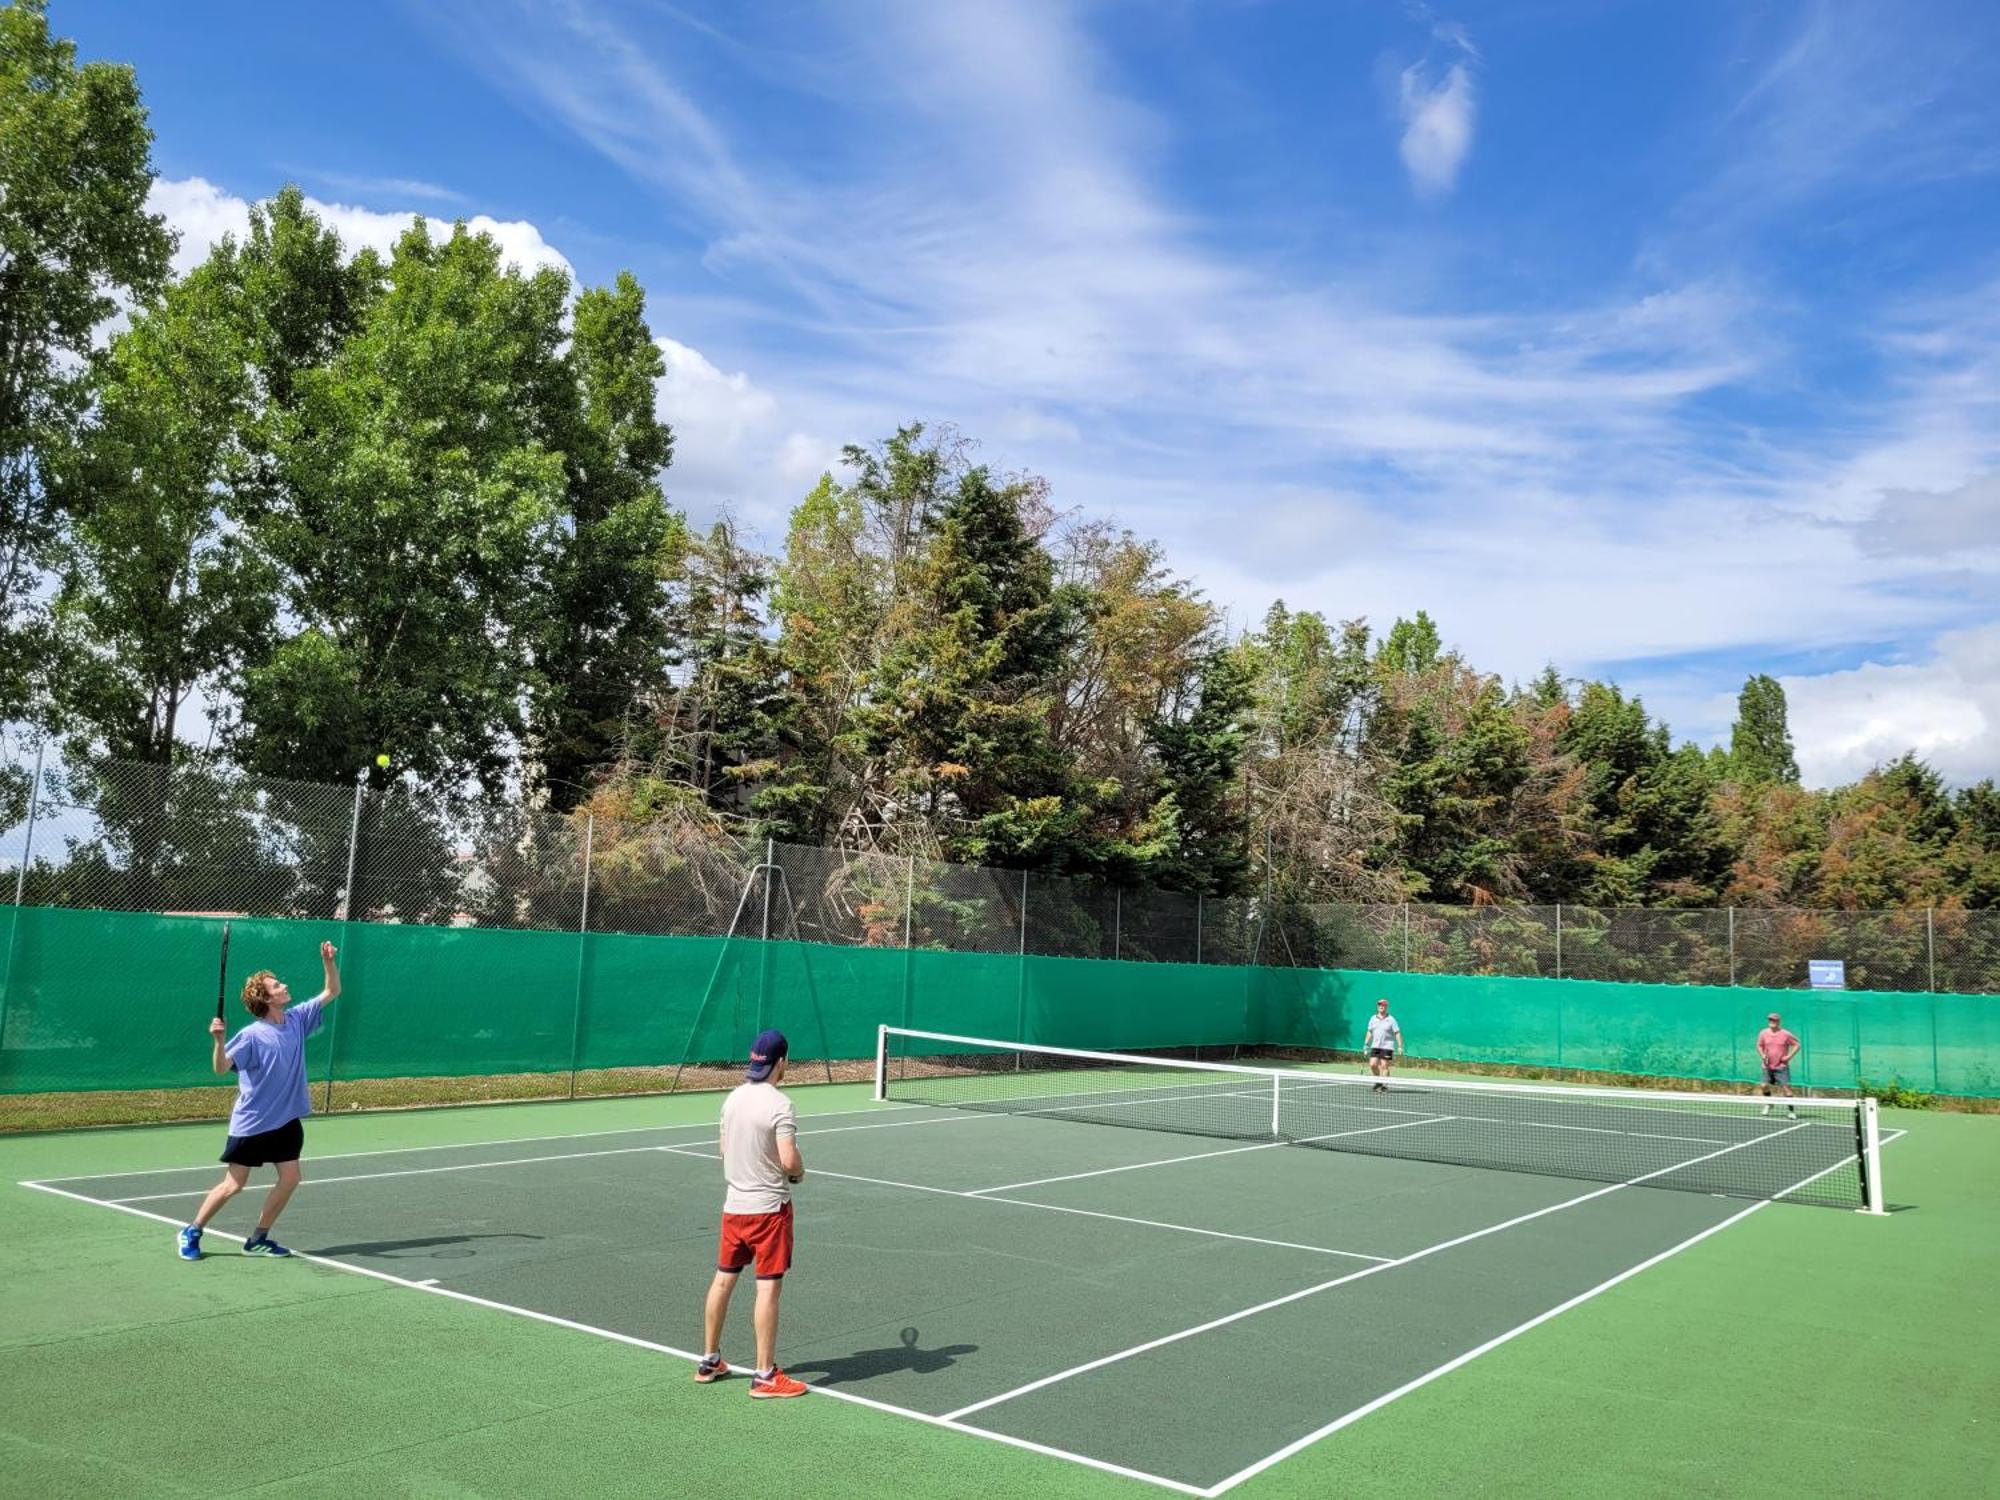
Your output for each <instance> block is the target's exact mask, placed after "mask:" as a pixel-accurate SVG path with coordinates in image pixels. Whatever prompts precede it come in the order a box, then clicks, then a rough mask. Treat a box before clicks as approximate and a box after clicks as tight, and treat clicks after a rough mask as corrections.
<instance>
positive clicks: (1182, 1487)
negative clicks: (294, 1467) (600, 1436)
mask: <svg viewBox="0 0 2000 1500" xmlns="http://www.w3.org/2000/svg"><path fill="white" fill-rule="evenodd" d="M653 1149H660V1148H653ZM17 1185H18V1186H20V1187H24V1188H33V1189H35V1190H36V1191H37V1192H43V1193H52V1194H54V1195H55V1196H56V1197H58V1198H69V1199H72V1200H73V1201H75V1202H77V1203H88V1204H91V1205H93V1206H95V1207H97V1208H109V1209H114V1210H116V1211H117V1212H118V1213H121V1214H131V1215H133V1216H134V1217H135V1218H140V1219H150V1220H152V1221H153V1222H154V1223H156V1224H166V1225H169V1226H171V1227H173V1228H179V1227H180V1221H179V1220H178V1219H170V1218H168V1217H167V1216H166V1215H164V1214H156V1213H153V1212H151V1211H149V1210H147V1209H143V1208H128V1207H127V1206H126V1205H124V1204H122V1203H111V1202H108V1201H106V1200H105V1199H102V1198H87V1197H85V1196H84V1195H83V1194H82V1193H72V1192H70V1191H68V1190H67V1189H65V1188H59V1187H51V1186H50V1185H49V1184H48V1183H47V1182H22V1183H19V1184H17ZM208 1233H209V1234H211V1235H213V1236H215V1237H216V1238H217V1239H225V1240H234V1241H235V1242H236V1243H238V1244H241V1243H242V1242H243V1237H242V1236H241V1235H236V1234H225V1233H223V1232H222V1231H221V1230H218V1229H210V1230H209V1231H208ZM291 1259H293V1260H304V1261H310V1262H312V1263H313V1264H314V1265H316V1266H329V1267H331V1268H332V1269H334V1270H336V1271H350V1272H352V1273H353V1274H354V1275H356V1276H368V1277H372V1278H373V1279H374V1280H376V1281H386V1282H388V1283H389V1284H390V1285H392V1286H400V1287H408V1288H409V1289H410V1290H412V1291H418V1292H429V1293H430V1294H431V1295H432V1296H434V1297H449V1298H450V1299H451V1300H452V1301H454V1302H468V1303H470V1304H471V1305H472V1306H474V1307H484V1308H490V1309H491V1310H493V1311H494V1312H503V1313H509V1314H511V1315H513V1316H514V1317H517V1318H527V1319H529V1320H531V1321H533V1322H536V1323H547V1324H550V1325H552V1326H553V1327H556V1328H567V1329H569V1330H571V1331H572V1332H574V1333H587V1334H590V1335H592V1336H594V1337H596V1338H601V1339H609V1340H610V1341H611V1342H612V1343H614V1344H629V1345H630V1346H631V1347H633V1348H635V1349H649V1350H651V1351H653V1352H654V1353H656V1354H670V1355H672V1356H673V1357H674V1358H675V1359H684V1360H686V1361H688V1362H689V1363H690V1364H697V1363H699V1362H700V1359H701V1356H700V1355H698V1354H690V1353H689V1352H688V1351H687V1350H685V1349H676V1348H674V1347H673V1346H672V1345H671V1344H656V1343H654V1342H653V1341H652V1340H651V1339H642V1338H638V1337H636V1336H635V1335H633V1334H629V1333H620V1332H618V1331H617V1330H616V1329H614V1328H598V1327H596V1326H594V1325H592V1324H589V1323H579V1322H576V1321H574V1320H573V1319H570V1318H559V1317H557V1316H556V1315H555V1314H554V1313H545V1312H537V1311H536V1310H535V1309H534V1308H532V1307H516V1306H515V1305H514V1304H513V1303H511V1302H495V1301H494V1300H493V1299H492V1298H490V1297H475V1296H473V1295H472V1294H471V1293H470V1292H459V1291H454V1290H452V1288H450V1287H448V1286H437V1285H434V1284H432V1283H431V1282H425V1281H411V1280H409V1279H408V1278H406V1277H402V1276H392V1275H390V1274H389V1273H388V1272H387V1271H377V1270H375V1269H374V1268H373V1267H372V1266H357V1265H355V1264H353V1263H352V1262H350V1261H344V1260H333V1259H330V1258H328V1257H327V1256H324V1255H309V1254H306V1253H305V1252H303V1251H298V1250H294V1251H293V1252H292V1254H291ZM807 1390H808V1391H810V1392H811V1393H812V1394H813V1395H815V1396H830V1397H832V1398H833V1399H834V1400H835V1401H845V1402H848V1403H849V1404H851V1405H854V1406H865V1407H868V1408H869V1409H871V1410H873V1411H882V1412H889V1413H891V1414H892V1415H894V1416H899V1417H908V1418H909V1419H910V1420H911V1421H913V1422H922V1423H923V1424H924V1425H926V1426H928V1427H942V1428H944V1429H945V1430H947V1431H949V1432H962V1433H965V1434H967V1435H968V1436H970V1437H980V1438H987V1439H990V1440H991V1441H993V1442H996V1443H1005V1444H1006V1445H1007V1446H1008V1447H1010V1448H1022V1449H1025V1450H1027V1451H1028V1452H1030V1453H1039V1454H1041V1455H1043V1456H1044V1457H1046V1458H1059V1459H1062V1460H1064V1461H1065V1462H1067V1463H1073V1464H1082V1465H1083V1466H1084V1467H1085V1468H1090V1469H1098V1470H1101V1471H1102V1472H1104V1473H1107V1474H1118V1475H1121V1476H1123V1477H1124V1478H1126V1479H1137V1480H1141V1481H1143V1482H1144V1483H1146V1484H1156V1485H1159V1486H1160V1487H1161V1488H1162V1489H1169V1490H1174V1491H1177V1492H1178V1493H1180V1494H1183V1495H1196V1496H1201V1495H1204V1494H1205V1493H1206V1492H1205V1491H1204V1490H1202V1489H1201V1488H1200V1486H1198V1485H1192V1484H1186V1483H1183V1482H1182V1481H1181V1480H1178V1479H1168V1478H1167V1477H1165V1476H1164V1475H1161V1474H1148V1473H1147V1472H1146V1471H1145V1470H1144V1469H1128V1468H1126V1467H1125V1466H1124V1465H1123V1464H1114V1463H1111V1462H1109V1461H1108V1460H1105V1459H1101V1458H1092V1457H1091V1456H1090V1455H1089V1454H1087V1453H1072V1452H1070V1451H1069V1450H1068V1449H1066V1448H1055V1447H1051V1446H1049V1445H1048V1444H1046V1443H1037V1442H1032V1441H1030V1440H1029V1439H1027V1438H1019V1437H1015V1436H1014V1435H1013V1434H1011V1433H1006V1432H993V1431H991V1430H989V1429H987V1428H984V1427H974V1426H972V1425H971V1424H970V1423H966V1422H959V1421H956V1420H954V1419H952V1418H950V1417H940V1416H935V1415H933V1414H932V1413H930V1412H927V1411H917V1410H915V1409H914V1408H912V1407H908V1406H895V1405H892V1404H891V1403H889V1402H887V1401H877V1400H876V1399H875V1398H874V1397H872V1396H857V1395H855V1394H854V1393H853V1392H852V1391H843V1390H837V1389H835V1388H833V1387H831V1386H823V1385H809V1386H808V1387H807Z"/></svg>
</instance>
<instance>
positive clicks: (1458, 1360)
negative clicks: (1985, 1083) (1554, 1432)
mask: <svg viewBox="0 0 2000 1500" xmlns="http://www.w3.org/2000/svg"><path fill="white" fill-rule="evenodd" d="M1906 1133H1907V1132H1904V1131H1901V1130H1898V1131H1896V1132H1895V1133H1894V1134H1889V1135H1884V1137H1883V1139H1882V1144H1883V1145H1885V1146H1886V1145H1887V1144H1888V1143H1889V1142H1890V1141H1892V1140H1894V1139H1896V1137H1897V1136H1900V1135H1904V1134H1906ZM1851 1165H1853V1163H1851V1162H1844V1161H1840V1162H1835V1163H1834V1164H1833V1165H1832V1166H1830V1167H1822V1168H1820V1170H1819V1171H1817V1172H1815V1173H1813V1174H1812V1176H1810V1177H1806V1178H1802V1179H1800V1180H1799V1181H1797V1182H1795V1183H1793V1184H1792V1185H1791V1186H1790V1187H1788V1188H1786V1189H1785V1191H1784V1193H1780V1194H1778V1198H1783V1197H1784V1196H1785V1195H1786V1194H1787V1193H1796V1192H1797V1191H1798V1190H1799V1189H1800V1188H1802V1187H1805V1186H1807V1185H1809V1184H1811V1183H1814V1182H1817V1181H1819V1179H1820V1178H1822V1177H1824V1176H1826V1175H1827V1173H1829V1172H1836V1171H1839V1170H1840V1169H1841V1168H1842V1167H1847V1166H1851ZM1776 1201H1777V1199H1773V1198H1767V1199H1764V1200H1763V1201H1762V1202H1758V1203H1753V1204H1751V1205H1750V1206H1749V1207H1748V1208H1746V1209H1744V1210H1742V1211H1741V1212H1740V1213H1734V1214H1731V1215H1730V1216H1729V1217H1728V1218H1726V1219H1724V1220H1723V1221H1722V1222H1721V1223H1719V1224H1711V1225H1709V1227H1708V1228H1706V1229H1704V1230H1702V1231H1701V1233H1699V1234H1694V1235H1690V1236H1688V1238H1686V1239H1684V1240H1682V1241H1681V1242H1680V1243H1679V1244H1678V1245H1675V1246H1673V1247H1671V1248H1670V1249H1666V1250H1662V1251H1661V1252H1660V1253H1659V1254H1658V1255H1655V1256H1651V1257H1649V1258H1648V1259H1646V1260H1642V1261H1640V1262H1639V1263H1638V1264H1637V1265H1636V1266H1630V1267H1627V1268H1626V1269H1625V1270H1623V1271H1620V1272H1619V1273H1618V1274H1617V1275H1616V1276H1612V1277H1609V1278H1608V1279H1606V1280H1604V1281H1600V1282H1599V1283H1598V1284H1597V1285H1596V1286H1594V1287H1592V1288H1590V1290H1589V1291H1586V1292H1579V1293H1577V1294H1576V1295H1575V1296H1574V1297H1571V1298H1570V1299H1569V1300H1568V1301H1567V1302H1561V1303H1558V1304H1557V1305H1556V1306H1554V1307H1551V1308H1549V1309H1548V1310H1547V1311H1546V1312H1543V1313H1539V1314H1537V1315H1536V1316H1535V1317H1532V1318H1530V1319H1528V1321H1527V1322H1525V1323H1520V1324H1516V1325H1515V1326H1514V1327H1512V1328H1510V1329H1508V1330H1507V1331H1506V1332H1505V1333H1503V1334H1499V1335H1497V1336H1496V1337H1494V1338H1490V1339H1488V1340H1487V1341H1486V1342H1485V1343H1483V1344H1481V1345H1479V1347H1478V1348H1476V1349H1468V1350H1466V1351H1465V1352H1464V1353H1463V1354H1460V1355H1458V1356H1456V1357H1455V1358H1452V1359H1448V1360H1446V1361H1445V1362H1444V1363H1443V1364H1441V1365H1439V1366H1438V1367H1437V1368H1436V1369H1434V1370H1427V1371H1426V1372H1425V1373H1423V1374H1422V1375H1419V1376H1417V1378H1416V1379H1414V1380H1408V1381H1405V1382H1404V1383H1403V1384H1402V1385H1399V1386H1397V1387H1396V1388H1395V1389H1394V1390H1393V1391H1385V1392H1384V1393H1383V1394H1381V1395H1380V1396H1377V1397H1376V1398H1375V1399H1374V1400H1373V1401H1369V1402H1365V1403H1363V1404H1362V1405H1360V1406H1357V1407H1355V1408H1354V1410H1353V1411H1350V1412H1347V1413H1346V1414H1344V1415H1342V1416H1338V1417H1335V1418H1334V1419H1333V1420H1332V1421H1331V1422H1328V1423H1327V1424H1326V1425H1325V1426H1324V1427H1318V1428H1315V1429H1314V1430H1313V1431H1311V1432H1309V1433H1307V1434H1306V1435H1305V1436H1304V1437H1302V1438H1297V1439H1295V1440H1294V1441H1292V1442H1289V1443H1287V1444H1285V1446H1284V1447H1282V1448H1280V1449H1279V1450H1278V1451H1277V1452H1276V1453H1272V1454H1268V1455H1266V1456H1265V1457H1263V1458H1260V1459H1258V1460H1257V1462H1255V1463H1254V1464H1251V1465H1250V1466H1249V1467H1248V1468H1245V1469H1239V1470H1237V1471H1236V1472H1235V1473H1234V1474H1231V1475H1230V1476H1229V1477H1228V1478H1227V1479H1223V1480H1219V1481H1218V1482H1216V1483H1215V1484H1212V1485H1210V1486H1209V1487H1208V1488H1207V1489H1206V1490H1204V1491H1203V1492H1202V1493H1203V1494H1204V1495H1206V1496H1209V1497H1211V1500H1213V1497H1214V1496H1217V1495H1221V1494H1225V1493H1226V1492H1228V1491H1230V1490H1233V1489H1235V1488H1236V1486H1237V1485H1239V1484H1241V1483H1243V1481H1244V1480H1246V1479H1254V1478H1255V1477H1256V1476H1257V1475H1259V1474H1261V1473H1263V1472H1264V1471H1265V1470H1266V1469H1268V1468H1270V1467H1271V1466H1272V1465H1273V1464H1278V1463H1282V1462H1283V1461H1284V1460H1285V1459H1288V1458H1290V1457H1291V1456H1292V1455H1293V1454H1295V1453H1301V1452H1303V1451H1304V1450H1306V1449H1307V1448H1310V1447H1311V1446H1312V1445H1313V1444H1314V1443H1317V1442H1319V1441H1320V1440H1321V1439H1322V1438H1328V1437H1332V1436H1333V1434H1335V1433H1336V1432H1339V1431H1340V1430H1341V1429H1342V1428H1343V1427H1351V1426H1353V1425H1354V1424H1355V1423H1356V1422H1359V1421H1360V1420H1361V1419H1362V1418H1363V1417H1366V1416H1369V1415H1371V1414H1373V1413H1375V1412H1378V1411H1380V1410H1381V1409H1382V1408H1383V1407H1385V1406H1387V1405H1389V1404H1390V1403H1391V1402H1393V1401H1399V1400H1401V1399H1402V1398H1403V1397H1405V1396H1407V1395H1409V1394H1410V1392H1412V1391H1415V1390H1420V1389H1422V1388H1423V1387H1424V1386H1427V1385H1429V1384H1430V1383H1431V1382H1432V1381H1433V1380H1437V1379H1439V1378H1440V1377H1442V1376H1445V1375H1449V1374H1450V1373H1451V1372H1452V1371H1453V1370H1457V1369H1462V1368H1463V1367H1464V1366H1466V1365H1469V1364H1471V1363H1472V1361H1474V1360H1475V1359H1477V1358H1479V1356H1480V1355H1482V1354H1487V1353H1490V1352H1491V1351H1493V1350H1495V1349H1498V1348H1499V1347H1500V1346H1501V1345H1502V1344H1505V1343H1508V1342H1510V1341H1511V1340H1513V1339H1516V1338H1519V1337H1520V1336H1521V1335H1522V1334H1524V1333H1526V1332H1528V1331H1529V1330H1530V1329H1532V1328H1539V1327H1541V1325H1542V1324H1544V1323H1546V1322H1548V1321H1549V1320H1550V1319H1551V1318H1555V1317H1558V1316H1560V1315H1561V1314H1563V1313H1566V1312H1568V1311H1569V1310H1570V1309H1571V1308H1573V1307H1581V1306H1582V1305H1583V1304H1584V1303H1586V1302H1588V1301H1590V1299H1591V1298H1593V1297H1596V1296H1598V1295H1599V1294H1600V1293H1603V1292H1608V1291H1610V1290H1611V1289H1612V1288H1613V1287H1614V1286H1617V1285H1618V1284H1619V1283H1620V1282H1623V1281H1629V1280H1631V1279H1632V1278H1633V1277H1634V1276H1637V1275H1638V1274H1639V1273H1640V1272H1641V1271H1646V1270H1650V1269H1652V1268H1653V1267H1654V1266H1657V1265H1658V1264H1659V1263H1660V1262H1661V1261H1663V1260H1668V1259H1671V1258H1672V1257H1673V1256H1676V1255H1679V1254H1680V1253H1681V1251H1683V1250H1686V1249H1689V1248H1691V1247H1693V1246H1695V1245H1699V1244H1700V1243H1701V1242H1702V1241H1703V1240H1705V1239H1707V1238H1708V1237H1709V1236H1710V1235H1712V1234H1720V1233H1721V1232H1722V1231H1723V1230H1725V1229H1727V1228H1729V1226H1730V1225H1732V1224H1737V1223H1741V1222H1742V1221H1743V1220H1744V1219H1747V1218H1749V1217H1750V1215H1752V1214H1754V1213H1756V1212H1757V1210H1758V1209H1760V1208H1769V1207H1770V1206H1771V1204H1772V1203H1774V1202H1776Z"/></svg>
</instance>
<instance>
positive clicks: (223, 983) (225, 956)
mask: <svg viewBox="0 0 2000 1500" xmlns="http://www.w3.org/2000/svg"><path fill="white" fill-rule="evenodd" d="M228 993H229V924H228V923H227V922H224V923H223V924H222V969H221V972H220V973H218V974H217V975H216V976H215V1019H216V1020H218V1021H220V1020H221V1019H222V1002H223V999H224V997H225V996H227V995H228Z"/></svg>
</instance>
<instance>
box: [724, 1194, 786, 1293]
mask: <svg viewBox="0 0 2000 1500" xmlns="http://www.w3.org/2000/svg"><path fill="white" fill-rule="evenodd" d="M752 1260H755V1261H756V1262H757V1279H758V1280H759V1281H776V1280H777V1279H778V1278H779V1277H780V1276H782V1275H784V1274H785V1272H787V1271H789V1270H791V1268H792V1205H791V1204H789V1203H787V1204H786V1205H785V1206H784V1207H783V1208H781V1209H779V1210H778V1211H777V1212H776V1213H774V1214H724V1215H723V1216H722V1248H721V1249H719V1250H718V1251H716V1252H715V1266H716V1269H717V1270H719V1271H740V1270H742V1269H743V1268H744V1267H745V1266H747V1265H749V1264H750V1262H751V1261H752Z"/></svg>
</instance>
